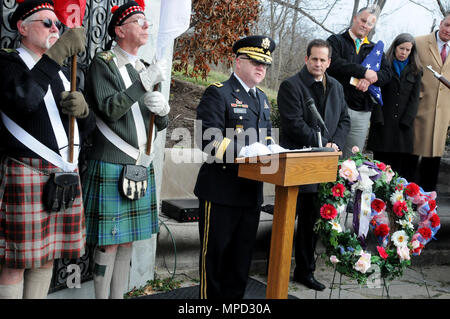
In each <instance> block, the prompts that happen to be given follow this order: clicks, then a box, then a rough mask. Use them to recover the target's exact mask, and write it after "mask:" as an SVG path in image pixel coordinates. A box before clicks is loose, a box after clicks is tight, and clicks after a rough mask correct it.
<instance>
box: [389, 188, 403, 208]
mask: <svg viewBox="0 0 450 319" xmlns="http://www.w3.org/2000/svg"><path fill="white" fill-rule="evenodd" d="M390 201H391V204H392V205H394V204H395V203H396V202H398V201H400V202H402V201H404V199H403V192H402V191H395V192H394V193H392V195H391V198H390Z"/></svg>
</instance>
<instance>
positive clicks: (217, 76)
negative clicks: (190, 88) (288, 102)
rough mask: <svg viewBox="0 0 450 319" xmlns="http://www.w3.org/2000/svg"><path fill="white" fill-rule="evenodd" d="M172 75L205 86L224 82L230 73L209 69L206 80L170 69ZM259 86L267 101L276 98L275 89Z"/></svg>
mask: <svg viewBox="0 0 450 319" xmlns="http://www.w3.org/2000/svg"><path fill="white" fill-rule="evenodd" d="M172 77H173V78H175V79H178V80H183V81H187V82H190V83H193V84H196V85H200V86H204V87H207V86H208V85H210V84H212V83H215V82H224V81H226V80H228V79H229V77H230V75H229V74H226V73H222V72H218V71H210V72H209V74H208V77H207V78H206V80H204V79H202V78H201V77H199V78H191V77H188V76H186V75H184V74H183V72H175V71H173V70H172ZM258 87H260V88H261V89H262V90H263V91H264V93H266V95H267V97H268V98H269V101H271V100H274V99H275V100H276V97H277V92H276V91H275V90H272V89H269V88H265V87H263V86H258Z"/></svg>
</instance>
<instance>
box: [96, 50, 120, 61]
mask: <svg viewBox="0 0 450 319" xmlns="http://www.w3.org/2000/svg"><path fill="white" fill-rule="evenodd" d="M98 56H99V58H101V59H102V60H104V61H106V62H109V61H111V60H112V59H113V58H115V57H116V55H115V54H114V53H113V52H112V51H104V52H100V53H99V54H98Z"/></svg>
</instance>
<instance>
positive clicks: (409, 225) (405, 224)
mask: <svg viewBox="0 0 450 319" xmlns="http://www.w3.org/2000/svg"><path fill="white" fill-rule="evenodd" d="M396 223H397V224H400V225H401V226H402V228H403V229H405V228H410V229H414V225H413V224H412V223H411V221H410V220H405V219H401V220H398V221H397V222H396Z"/></svg>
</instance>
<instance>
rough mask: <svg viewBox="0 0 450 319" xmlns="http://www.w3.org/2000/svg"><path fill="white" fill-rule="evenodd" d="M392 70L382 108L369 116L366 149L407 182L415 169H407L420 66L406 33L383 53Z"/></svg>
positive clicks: (409, 37) (417, 102) (384, 93)
mask: <svg viewBox="0 0 450 319" xmlns="http://www.w3.org/2000/svg"><path fill="white" fill-rule="evenodd" d="M386 58H387V59H388V61H389V63H390V65H391V67H392V70H393V76H392V80H391V81H390V82H389V83H388V84H386V85H385V86H383V87H382V88H381V93H382V97H383V103H384V105H383V106H377V107H376V108H374V110H373V112H372V118H371V124H370V130H369V139H368V142H367V148H368V149H370V150H371V151H373V155H374V156H373V157H374V159H376V160H378V161H381V162H384V163H385V164H386V165H391V167H392V169H393V170H394V171H395V172H397V173H398V174H399V175H400V176H402V177H404V178H406V179H407V180H408V181H409V180H412V179H413V178H414V168H413V167H412V166H411V165H408V163H410V162H411V161H410V160H408V159H409V156H410V154H411V153H412V151H413V140H414V125H413V123H414V118H415V117H416V113H417V108H418V105H419V93H420V81H421V77H422V66H421V64H420V60H419V57H418V55H417V49H416V42H415V40H414V37H413V36H412V35H411V34H409V33H402V34H400V35H398V36H397V37H396V38H395V39H394V41H393V43H392V45H391V46H390V48H389V49H388V51H387V53H386Z"/></svg>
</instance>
